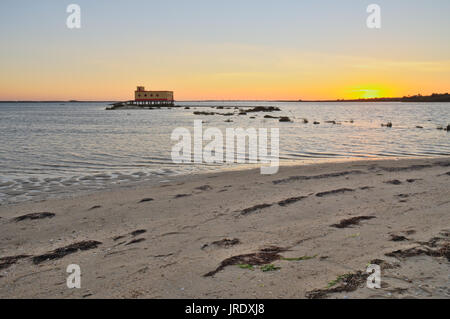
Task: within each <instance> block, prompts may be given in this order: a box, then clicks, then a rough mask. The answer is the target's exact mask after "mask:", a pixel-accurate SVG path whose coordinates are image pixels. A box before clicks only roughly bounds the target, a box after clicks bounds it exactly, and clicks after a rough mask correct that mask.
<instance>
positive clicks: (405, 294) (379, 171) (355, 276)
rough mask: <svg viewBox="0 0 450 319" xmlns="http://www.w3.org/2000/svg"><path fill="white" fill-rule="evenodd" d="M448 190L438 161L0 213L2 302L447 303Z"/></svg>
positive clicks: (448, 171) (248, 179)
mask: <svg viewBox="0 0 450 319" xmlns="http://www.w3.org/2000/svg"><path fill="white" fill-rule="evenodd" d="M449 185H450V159H449V158H439V159H414V160H406V159H403V160H383V161H355V162H348V163H335V164H330V163H327V164H317V165H308V166H288V167H282V168H280V172H279V173H278V174H276V175H273V176H262V175H260V173H259V170H258V169H255V170H248V171H231V172H223V173H215V174H201V175H196V176H185V177H178V178H176V179H173V180H172V181H170V182H167V183H161V184H159V185H140V186H138V187H131V188H128V189H115V190H109V191H102V192H96V193H93V194H90V195H78V196H74V197H72V198H66V199H52V200H46V201H42V202H26V203H22V204H17V205H9V206H1V207H0V242H1V246H0V297H1V298H450V283H449V274H450V267H449V265H450V264H449V254H450V253H449V251H450V248H449V242H450V239H449V234H450V189H449ZM371 262H372V263H376V264H379V265H380V266H381V268H382V274H381V276H382V282H381V283H382V288H381V289H376V290H372V289H369V288H367V287H366V277H367V274H366V272H365V271H366V268H367V265H368V264H369V263H371ZM70 264H78V265H80V267H81V273H82V275H81V276H82V277H81V289H68V288H67V286H66V278H67V276H68V275H69V274H68V273H66V267H67V266H68V265H70Z"/></svg>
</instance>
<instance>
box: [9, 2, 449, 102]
mask: <svg viewBox="0 0 450 319" xmlns="http://www.w3.org/2000/svg"><path fill="white" fill-rule="evenodd" d="M70 3H76V4H79V5H80V6H81V24H82V25H81V29H72V30H71V29H68V28H67V27H66V18H67V16H68V15H69V14H68V13H66V7H67V5H69V4H70ZM371 3H377V4H379V5H380V6H381V10H382V28H381V29H368V28H367V26H366V19H367V16H368V13H366V8H367V6H368V5H369V4H371ZM449 12H450V1H448V0H433V1H426V0H395V1H392V0H371V1H362V0H361V1H358V0H342V1H336V0H329V1H325V0H319V1H317V0H315V1H313V0H303V1H302V0H279V1H275V0H271V1H265V0H245V1H243V0H228V1H218V0H217V1H216V0H191V1H186V0H162V1H151V0H133V1H125V0H71V1H63V0H52V1H50V0H39V1H24V0H2V1H0V41H1V50H0V69H1V73H0V100H68V99H77V100H129V99H132V98H133V91H134V89H135V87H136V85H144V86H146V88H147V89H155V90H173V91H175V99H177V100H193V99H219V100H221V99H245V100H249V99H260V100H262V99H336V98H360V97H381V96H403V95H413V94H417V93H421V94H430V93H433V92H439V93H443V92H448V91H450V19H449V18H448V14H449Z"/></svg>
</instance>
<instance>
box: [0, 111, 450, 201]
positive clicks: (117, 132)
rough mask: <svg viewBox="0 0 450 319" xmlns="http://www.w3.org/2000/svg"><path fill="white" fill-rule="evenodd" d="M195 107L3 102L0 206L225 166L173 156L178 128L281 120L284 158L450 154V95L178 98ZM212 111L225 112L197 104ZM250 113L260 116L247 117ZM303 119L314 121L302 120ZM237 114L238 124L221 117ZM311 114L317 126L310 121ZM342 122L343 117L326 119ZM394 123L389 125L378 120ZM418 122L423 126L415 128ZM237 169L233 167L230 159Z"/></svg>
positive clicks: (270, 124) (0, 116)
mask: <svg viewBox="0 0 450 319" xmlns="http://www.w3.org/2000/svg"><path fill="white" fill-rule="evenodd" d="M178 105H183V106H191V109H184V108H178V109H176V108H173V109H161V110H121V111H105V107H106V106H107V104H106V103H65V104H63V103H9V104H7V103H0V136H1V143H0V204H1V203H10V202H17V201H23V200H28V199H31V198H37V197H39V196H41V197H42V196H47V195H58V194H63V193H67V192H72V191H73V189H77V190H85V191H89V190H91V189H99V188H104V187H108V186H109V185H111V184H117V183H126V182H133V181H142V180H146V179H151V178H156V177H159V178H160V177H161V176H172V175H177V174H189V173H195V172H198V171H209V170H223V169H229V168H230V165H227V164H221V165H218V164H216V165H200V166H199V165H188V164H185V165H179V164H174V163H172V160H171V156H170V152H171V148H172V146H173V145H174V142H172V141H171V140H170V136H171V133H172V131H173V129H174V128H176V127H186V128H188V129H190V130H191V131H192V129H193V121H194V120H195V119H202V120H204V122H205V123H204V125H203V126H204V129H206V128H208V127H218V128H221V129H223V132H225V128H227V127H242V128H248V127H255V128H258V127H266V128H271V127H279V128H280V160H281V162H282V163H283V162H290V163H291V162H292V161H304V160H315V161H321V160H325V159H331V160H333V159H336V160H337V159H345V158H387V157H411V156H414V157H417V156H419V157H420V156H449V155H450V133H447V132H445V131H443V130H437V129H436V128H437V127H438V126H447V124H449V123H450V103H282V102H280V103H277V102H220V103H219V102H214V103H213V102H201V103H200V102H180V103H178ZM207 105H225V106H230V107H235V106H257V105H264V106H278V107H279V108H281V110H282V111H281V112H274V113H271V115H274V116H281V115H283V116H289V117H290V118H291V119H292V120H293V121H294V122H292V123H279V122H278V121H277V120H274V119H264V115H267V114H268V113H249V114H248V115H246V116H238V115H234V116H231V117H225V116H216V115H215V116H198V115H194V114H193V112H194V111H195V106H207ZM197 110H204V111H215V112H222V113H228V112H234V108H232V109H225V110H213V109H203V108H202V109H200V108H198V109H197ZM250 116H255V117H256V118H254V119H251V118H250ZM303 118H307V119H308V120H309V123H308V124H304V123H303V120H302V119H303ZM227 119H231V120H233V122H232V123H226V122H225V120H227ZM314 121H318V122H321V124H320V125H314V124H312V123H313V122H314ZM325 121H337V122H339V124H337V125H334V124H327V123H325ZM389 121H391V122H392V123H393V128H391V129H389V128H385V127H381V123H387V122H389ZM416 126H422V127H423V129H419V128H417V127H416ZM233 168H234V166H233Z"/></svg>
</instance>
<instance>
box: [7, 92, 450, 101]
mask: <svg viewBox="0 0 450 319" xmlns="http://www.w3.org/2000/svg"><path fill="white" fill-rule="evenodd" d="M116 102H120V101H78V100H69V101H0V103H116ZM176 102H180V103H185V102H283V103H324V102H325V103H348V102H363V103H368V102H372V103H373V102H377V103H380V102H401V103H405V102H415V103H417V102H419V103H432V102H441V103H442V102H450V94H449V93H443V94H436V93H435V94H432V95H428V96H422V95H420V94H419V95H414V96H404V97H383V98H370V99H337V100H179V101H176Z"/></svg>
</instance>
